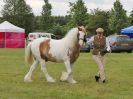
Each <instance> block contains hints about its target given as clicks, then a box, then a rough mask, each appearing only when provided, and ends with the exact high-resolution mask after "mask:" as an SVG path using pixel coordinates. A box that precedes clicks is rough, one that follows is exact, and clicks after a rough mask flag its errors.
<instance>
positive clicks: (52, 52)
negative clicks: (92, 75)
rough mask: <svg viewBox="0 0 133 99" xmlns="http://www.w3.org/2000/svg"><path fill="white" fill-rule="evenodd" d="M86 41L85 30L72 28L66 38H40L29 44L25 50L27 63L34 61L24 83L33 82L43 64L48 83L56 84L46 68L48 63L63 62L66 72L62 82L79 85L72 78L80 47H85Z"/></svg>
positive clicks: (42, 68)
mask: <svg viewBox="0 0 133 99" xmlns="http://www.w3.org/2000/svg"><path fill="white" fill-rule="evenodd" d="M84 39H85V28H84V27H83V26H82V27H76V28H72V29H71V30H70V31H69V32H68V33H67V34H66V36H65V37H64V38H62V39H60V40H53V39H49V38H38V39H35V40H34V41H32V42H31V43H29V44H28V46H27V48H26V50H25V53H26V55H25V60H26V62H27V63H31V62H32V60H33V61H34V62H33V64H32V65H31V67H30V70H29V72H28V73H27V74H26V75H25V77H24V81H25V82H31V81H32V79H31V76H32V72H33V70H34V69H35V68H36V67H37V65H38V64H39V63H40V64H41V70H42V71H43V72H44V74H45V77H46V80H47V81H48V82H55V79H53V78H52V77H51V76H50V75H49V73H48V71H47V68H46V62H47V61H52V62H63V63H64V64H65V67H66V71H64V72H62V76H61V78H60V80H61V81H68V82H69V83H77V81H75V80H74V79H73V77H72V71H73V64H74V62H75V61H76V59H77V58H78V56H79V53H80V47H81V46H83V44H84Z"/></svg>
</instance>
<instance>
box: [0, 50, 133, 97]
mask: <svg viewBox="0 0 133 99" xmlns="http://www.w3.org/2000/svg"><path fill="white" fill-rule="evenodd" d="M107 61H108V62H107V64H106V78H107V83H106V84H103V83H96V82H95V80H94V75H95V74H96V72H97V65H96V64H95V63H94V61H93V60H92V57H91V54H90V53H81V54H80V57H79V59H78V60H77V62H76V64H75V69H74V78H75V79H76V80H77V81H78V84H74V85H72V84H69V83H65V82H60V81H59V77H60V75H61V72H62V70H63V69H64V64H58V63H51V62H49V63H47V65H48V70H49V73H50V74H51V75H52V76H53V77H54V78H56V79H57V82H56V83H54V84H51V83H47V82H46V80H45V77H44V74H43V72H42V71H41V70H40V66H38V68H37V69H36V70H35V71H34V73H33V77H32V78H33V82H32V83H24V82H23V77H24V75H25V74H26V73H27V71H28V70H29V66H27V65H25V64H24V49H0V99H133V54H128V53H120V54H118V53H112V54H108V55H107Z"/></svg>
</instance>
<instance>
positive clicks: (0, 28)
mask: <svg viewBox="0 0 133 99" xmlns="http://www.w3.org/2000/svg"><path fill="white" fill-rule="evenodd" d="M0 32H18V33H24V32H25V30H24V29H23V28H20V27H17V26H15V25H13V24H11V23H9V22H8V21H4V22H3V23H1V24H0Z"/></svg>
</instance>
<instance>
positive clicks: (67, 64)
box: [60, 60, 76, 83]
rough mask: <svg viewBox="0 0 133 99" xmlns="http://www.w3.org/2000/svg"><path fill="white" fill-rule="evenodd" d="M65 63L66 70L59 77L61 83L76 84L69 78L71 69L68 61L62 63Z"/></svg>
mask: <svg viewBox="0 0 133 99" xmlns="http://www.w3.org/2000/svg"><path fill="white" fill-rule="evenodd" d="M64 63H65V67H66V70H67V72H63V73H62V76H61V79H60V80H61V81H68V82H69V83H76V82H75V81H73V80H72V79H71V78H72V77H71V76H72V67H71V64H70V61H69V60H67V61H65V62H64Z"/></svg>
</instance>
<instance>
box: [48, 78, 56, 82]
mask: <svg viewBox="0 0 133 99" xmlns="http://www.w3.org/2000/svg"><path fill="white" fill-rule="evenodd" d="M47 82H50V83H55V82H56V80H55V79H53V78H52V77H50V78H48V79H47Z"/></svg>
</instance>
